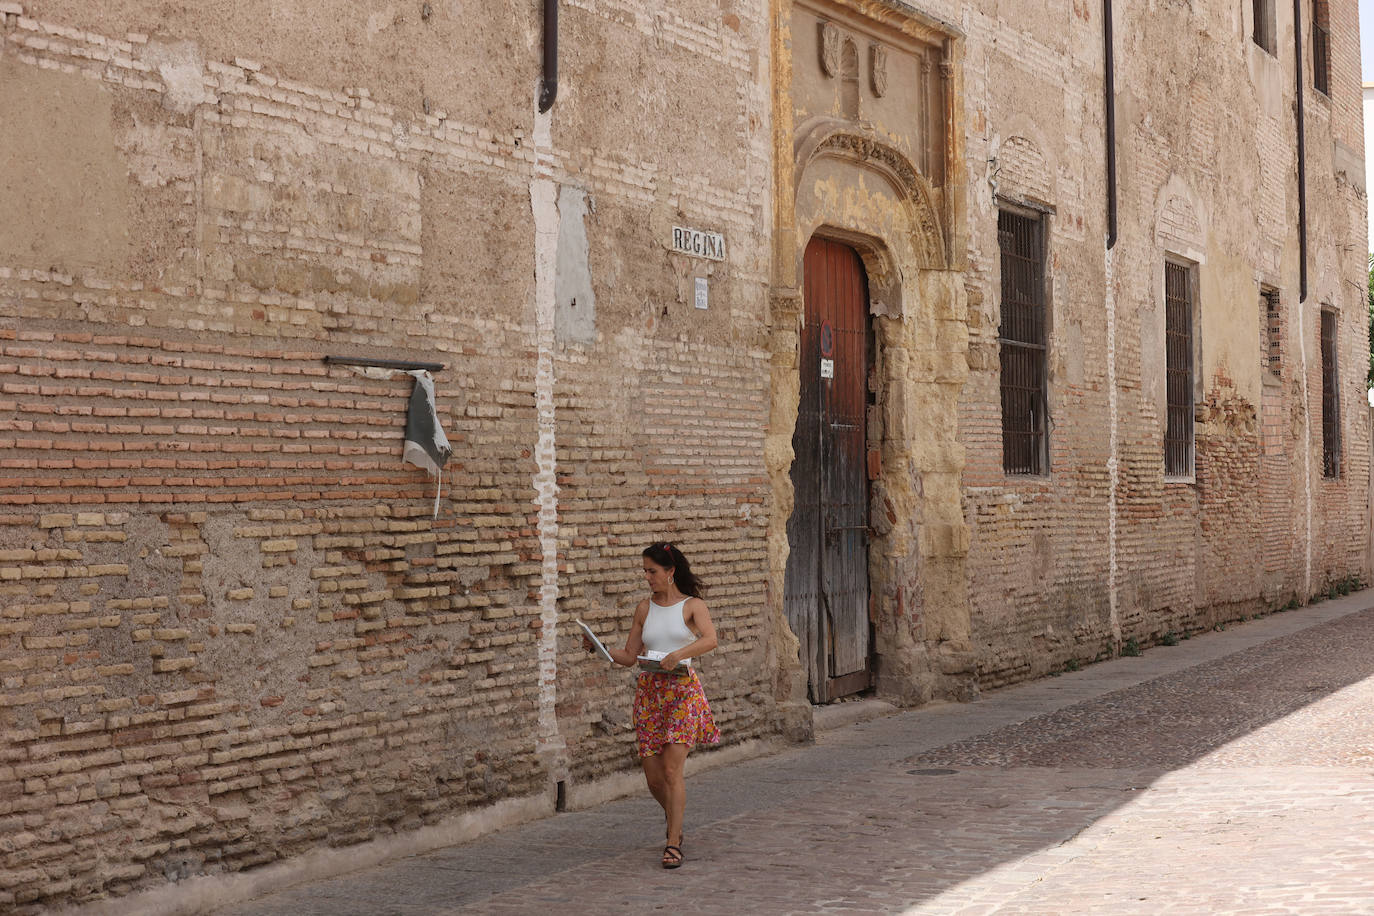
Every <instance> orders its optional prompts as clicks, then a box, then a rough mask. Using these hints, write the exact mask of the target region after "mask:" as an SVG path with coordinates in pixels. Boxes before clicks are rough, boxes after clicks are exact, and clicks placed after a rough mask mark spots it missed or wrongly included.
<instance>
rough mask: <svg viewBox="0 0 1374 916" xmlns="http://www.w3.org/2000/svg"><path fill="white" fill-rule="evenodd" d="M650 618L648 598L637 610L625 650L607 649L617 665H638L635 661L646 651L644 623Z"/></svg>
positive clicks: (640, 603) (627, 666)
mask: <svg viewBox="0 0 1374 916" xmlns="http://www.w3.org/2000/svg"><path fill="white" fill-rule="evenodd" d="M648 617H649V600H648V599H647V598H646V599H645V600H643V601H641V602H639V607H637V608H635V617H634V622H633V623H631V624H630V635H629V636H628V637H627V638H626V639H625V648H623V649H612V648H611V647H610V646H607V647H606V651H607V652H609V653H611V658H613V659H615V663H616V664H617V665H623V666H624V667H626V668H630V667H633V666H634V665H635V664H636V662H635V659H636V658H638V657H639V655H640V654H641V653H642V652H643V651H644V621H645V620H646V619H648Z"/></svg>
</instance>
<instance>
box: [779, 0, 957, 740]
mask: <svg viewBox="0 0 1374 916" xmlns="http://www.w3.org/2000/svg"><path fill="white" fill-rule="evenodd" d="M773 5H774V14H775V18H774V21H775V22H776V23H778V26H777V28H776V29H775V33H774V43H773V53H774V55H775V57H774V67H773V73H774V98H773V102H774V104H773V111H774V143H775V145H774V164H775V171H774V176H775V182H774V187H775V189H776V195H775V198H774V249H773V268H772V284H771V290H770V323H771V332H770V347H771V353H772V379H771V392H772V400H771V405H770V414H769V427H768V435H767V439H766V441H765V461H766V464H767V468H768V475H769V482H770V486H771V492H772V496H773V511H772V513H771V514H770V521H769V527H768V561H769V596H770V597H769V602H768V604H769V614H770V617H771V621H772V626H771V627H770V629H771V631H772V634H773V639H772V641H771V649H772V652H774V653H776V655H775V656H774V657H773V659H772V663H773V665H774V667H773V670H774V671H775V672H776V680H775V695H776V699H777V700H778V703H779V709H780V712H781V716H782V726H783V730H784V732H785V734H787V735H788V736H789V737H791V738H793V739H794V740H798V739H805V738H806V737H808V736H809V735H810V734H811V730H812V710H811V707H810V705H809V703H808V701H807V689H806V687H807V685H806V673H805V668H804V667H803V666H802V665H801V664H800V662H799V660H798V657H797V653H798V648H799V643H798V640H797V638H796V636H795V635H794V634H793V633H792V631H791V629H790V627H789V626H788V624H787V620H786V615H785V612H784V609H783V600H782V598H783V593H784V575H785V569H786V563H787V554H788V550H789V547H788V541H787V522H788V519H789V518H790V516H791V514H792V507H793V490H792V482H791V465H792V459H793V451H792V434H793V431H794V429H795V427H796V423H797V414H798V400H799V387H800V378H799V374H798V365H797V359H798V347H799V341H800V327H801V322H802V320H803V316H804V313H805V309H804V302H803V290H802V284H801V278H802V276H803V270H802V264H803V258H804V255H805V251H806V245H807V243H808V242H809V241H810V239H811V238H812V236H813V235H821V236H824V237H826V238H830V239H833V240H836V241H841V242H844V243H846V244H848V245H850V246H852V247H853V248H854V249H855V250H857V251H858V253H859V255H860V257H861V258H862V260H863V264H864V269H865V270H866V271H867V273H868V282H869V299H870V302H869V312H870V315H871V316H872V320H873V323H874V332H875V343H876V346H875V354H874V379H875V382H876V387H877V389H878V390H877V405H876V409H874V411H873V415H871V416H870V422H869V428H870V433H869V444H870V447H873V448H876V449H877V450H878V452H879V456H880V462H879V463H880V465H881V471H880V474H879V476H878V478H877V480H876V482H875V484H874V486H873V487H872V505H871V511H870V517H871V518H872V520H873V538H872V542H871V545H870V548H869V581H870V589H871V594H872V607H873V620H874V647H875V651H876V653H877V656H878V658H877V666H876V671H877V692H878V695H879V696H881V697H883V698H885V699H889V700H892V701H894V702H898V703H900V704H904V705H909V704H918V703H922V702H926V701H928V700H930V699H932V698H936V697H954V696H965V695H967V694H968V692H969V690H970V689H971V685H972V683H973V682H972V675H973V650H972V646H971V643H970V624H969V606H968V585H967V577H966V571H965V557H966V555H967V552H968V527H967V525H966V523H965V520H964V513H963V503H962V493H961V478H962V472H963V466H964V447H963V445H962V443H961V442H960V440H959V437H958V402H959V395H960V392H961V390H962V388H963V384H964V380H965V378H966V377H967V374H968V315H967V298H966V293H965V289H964V252H965V251H966V250H967V244H966V241H965V236H964V232H963V231H962V225H963V193H962V189H963V187H964V186H965V181H964V174H965V169H964V164H963V142H962V138H963V132H962V127H961V126H960V124H959V121H960V117H959V111H960V106H958V105H956V104H953V102H954V99H955V98H957V97H958V96H957V92H958V87H959V80H958V67H957V59H958V56H959V52H960V48H961V45H960V42H959V41H958V36H957V35H953V34H950V33H948V32H945V33H941V34H942V35H943V39H942V41H943V47H944V52H945V54H944V60H943V62H942V65H941V68H940V69H941V78H942V79H943V82H944V86H945V90H946V98H947V104H946V109H945V110H946V111H948V112H951V113H952V114H950V115H949V116H948V117H947V119H946V120H947V123H946V130H947V137H948V140H947V142H946V143H945V144H944V149H945V152H946V159H945V162H944V174H945V176H947V180H946V182H945V185H944V187H943V188H934V187H932V186H931V185H930V184H929V183H928V182H927V180H926V179H925V178H924V177H923V176H922V175H921V173H920V171H919V170H918V169H917V168H916V167H915V165H913V163H912V162H911V160H910V159H909V158H908V157H907V156H906V155H905V154H904V153H903V152H901V151H900V150H899V149H897V148H896V147H895V146H894V145H892V144H891V143H890V142H888V141H886V140H885V139H883V138H882V137H880V136H879V135H878V134H877V133H876V131H874V130H873V129H872V127H871V126H869V125H866V124H865V123H864V122H862V121H860V122H852V121H844V120H838V119H834V118H812V119H810V120H808V121H807V122H806V123H804V124H801V125H794V123H793V116H792V112H793V105H792V101H791V88H790V85H789V80H790V78H791V72H792V61H791V59H790V53H791V51H790V48H791V42H790V41H789V40H788V34H787V33H788V30H789V28H790V22H791V10H792V4H791V0H786V2H782V0H774V3H773ZM832 5H834V6H836V7H839V8H847V9H849V10H852V11H853V12H854V13H857V14H860V15H862V16H864V17H866V18H867V19H869V20H876V21H880V22H882V23H883V24H884V25H886V26H888V27H896V28H899V29H905V30H907V31H908V32H909V33H910V34H912V35H919V37H920V38H922V40H926V41H929V40H930V37H931V34H932V30H933V29H937V28H938V27H939V26H940V24H938V23H937V22H936V21H935V20H929V19H920V18H919V17H915V16H913V14H914V11H913V10H911V8H910V7H907V6H906V4H900V5H898V4H895V3H894V4H889V3H885V2H879V0H832ZM899 6H900V7H901V9H898V7H899ZM770 654H771V653H770Z"/></svg>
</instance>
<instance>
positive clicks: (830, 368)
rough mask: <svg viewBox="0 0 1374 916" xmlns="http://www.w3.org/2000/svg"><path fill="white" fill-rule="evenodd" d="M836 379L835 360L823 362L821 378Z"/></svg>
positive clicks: (824, 360)
mask: <svg viewBox="0 0 1374 916" xmlns="http://www.w3.org/2000/svg"><path fill="white" fill-rule="evenodd" d="M834 377H835V361H834V360H833V359H823V360H821V378H834Z"/></svg>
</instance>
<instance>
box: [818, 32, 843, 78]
mask: <svg viewBox="0 0 1374 916" xmlns="http://www.w3.org/2000/svg"><path fill="white" fill-rule="evenodd" d="M821 72H822V73H824V74H825V75H826V76H834V75H835V74H836V73H839V72H840V30H839V28H838V27H837V26H836V25H835V23H833V22H822V23H821Z"/></svg>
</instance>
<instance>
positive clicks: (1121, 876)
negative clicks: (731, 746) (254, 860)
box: [214, 592, 1374, 916]
mask: <svg viewBox="0 0 1374 916" xmlns="http://www.w3.org/2000/svg"><path fill="white" fill-rule="evenodd" d="M1371 604H1374V594H1371V593H1369V592H1364V593H1358V594H1356V595H1353V596H1350V597H1349V598H1344V599H1340V600H1338V601H1332V602H1326V603H1323V604H1321V605H1317V606H1315V607H1312V608H1304V609H1300V610H1296V611H1290V612H1287V613H1284V614H1279V615H1275V616H1273V617H1269V618H1265V619H1263V620H1259V621H1254V622H1251V623H1247V624H1243V625H1237V626H1233V627H1231V628H1229V629H1228V630H1226V631H1225V632H1221V633H1210V634H1207V635H1205V636H1201V637H1196V638H1194V639H1192V640H1189V641H1187V642H1184V643H1182V644H1181V645H1179V646H1176V647H1157V648H1153V649H1151V650H1149V651H1148V652H1146V653H1145V654H1144V655H1143V656H1141V657H1139V658H1123V659H1118V660H1115V661H1112V662H1107V663H1103V664H1100V665H1094V666H1091V667H1089V668H1088V669H1085V670H1084V671H1081V672H1077V673H1075V674H1071V675H1064V676H1062V677H1058V678H1050V679H1046V680H1044V681H1040V682H1036V683H1034V684H1027V685H1022V686H1020V687H1015V688H1011V689H1007V690H1003V691H998V692H996V693H994V694H990V695H988V696H986V697H985V698H984V699H982V700H980V701H979V702H976V703H973V704H968V705H947V706H935V707H930V708H927V709H921V710H915V711H911V712H905V713H900V714H897V715H891V716H887V717H885V718H881V719H876V720H872V721H868V722H865V723H862V724H859V725H853V726H850V727H846V728H841V729H836V730H834V731H830V732H826V733H824V734H822V735H821V736H820V738H819V739H818V741H817V743H816V745H814V746H811V747H804V748H792V749H788V750H786V751H783V752H780V753H777V754H774V755H771V756H768V757H765V758H761V759H757V760H752V761H749V762H746V763H742V764H736V765H733V766H728V767H722V768H720V769H716V770H711V771H707V772H704V773H700V774H698V775H696V776H694V777H692V778H691V779H689V781H688V804H689V810H688V829H687V838H686V843H685V852H686V854H687V863H686V865H685V866H684V867H683V868H681V869H679V870H677V871H664V870H663V869H661V868H659V867H658V865H657V862H658V853H659V848H660V845H661V842H662V840H661V830H662V828H661V820H660V815H659V813H658V809H657V807H656V806H655V805H654V804H653V802H652V801H651V800H649V799H648V798H647V795H645V796H644V797H641V798H633V799H626V800H622V801H617V802H612V803H608V804H604V805H601V806H599V807H597V808H594V809H591V810H586V811H579V812H572V813H566V814H561V815H557V816H555V817H551V818H548V819H545V820H542V821H538V822H535V823H532V824H528V825H525V826H523V827H517V828H511V829H508V830H503V831H499V832H497V833H494V834H491V835H489V836H486V837H484V838H481V839H479V840H476V841H474V842H471V843H467V844H464V845H461V846H455V847H450V848H446V849H441V850H437V851H435V852H432V853H429V854H426V855H419V856H412V857H409V858H406V859H402V860H399V861H395V862H392V863H388V864H385V865H383V866H380V867H377V868H372V869H368V870H366V871H364V872H360V873H356V874H353V875H349V876H346V877H341V878H336V879H332V880H327V881H319V882H315V883H312V884H308V885H302V886H298V887H295V888H291V889H288V890H285V891H283V892H281V893H277V894H274V895H270V896H267V897H262V898H259V899H257V900H253V901H248V902H244V903H239V904H236V905H233V906H226V907H223V908H221V909H218V910H215V911H214V913H215V914H216V916H287V914H290V916H311V914H320V916H326V914H327V916H347V914H360V916H361V914H367V916H380V914H395V916H418V914H457V913H472V914H482V913H492V914H503V913H521V914H523V913H541V912H557V913H639V912H651V911H660V910H662V911H679V912H684V913H692V914H716V913H719V914H727V913H728V914H739V913H749V914H773V913H777V914H784V913H786V914H792V913H795V914H810V913H875V914H877V913H882V914H895V913H902V914H982V913H1006V914H1013V913H1015V914H1063V913H1111V914H1118V913H1121V914H1161V913H1208V914H1216V913H1244V914H1270V913H1273V914H1279V913H1300V914H1306V913H1339V914H1358V913H1371V914H1374V714H1371V711H1372V710H1374V609H1371V607H1370V605H1371Z"/></svg>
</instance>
